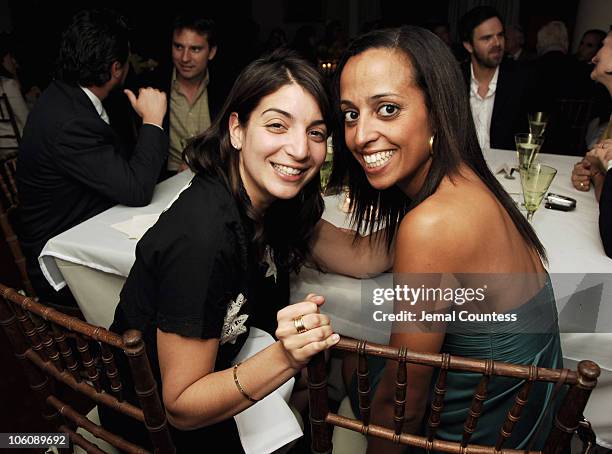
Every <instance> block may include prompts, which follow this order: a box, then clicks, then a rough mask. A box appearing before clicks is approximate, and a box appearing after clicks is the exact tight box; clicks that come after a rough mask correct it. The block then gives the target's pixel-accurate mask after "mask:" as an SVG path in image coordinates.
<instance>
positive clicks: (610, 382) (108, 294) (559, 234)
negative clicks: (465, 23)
mask: <svg viewBox="0 0 612 454" xmlns="http://www.w3.org/2000/svg"><path fill="white" fill-rule="evenodd" d="M485 157H486V158H487V161H488V162H489V165H490V167H491V169H492V170H495V169H497V168H498V167H500V166H501V165H502V164H503V163H508V164H510V166H512V165H514V164H515V163H516V153H515V152H512V151H507V150H489V151H486V152H485ZM540 158H541V161H542V162H544V163H546V164H550V165H552V166H554V167H556V168H557V170H558V174H557V176H556V178H555V180H554V181H553V183H552V186H551V188H550V191H551V192H555V193H559V194H562V195H568V196H571V197H574V198H575V199H577V201H578V206H577V208H576V210H575V211H572V212H561V211H553V210H547V209H545V208H543V207H542V208H541V209H540V210H539V211H538V212H537V213H536V214H535V216H534V219H533V226H534V228H535V230H536V232H537V233H538V235H539V237H540V240H541V241H542V243H543V244H544V247H545V248H546V250H547V252H548V257H549V267H548V269H549V272H550V273H551V277H552V279H553V284H554V286H555V294H556V296H557V299H558V305H559V306H558V309H559V312H560V323H561V329H562V331H563V330H564V329H567V328H568V326H564V324H565V325H568V324H571V323H572V322H575V321H576V320H577V319H580V317H579V315H580V314H581V313H582V312H584V311H582V310H581V307H580V305H578V308H576V307H573V306H572V298H571V295H572V294H573V293H575V292H576V290H583V291H584V292H592V291H595V292H599V293H598V298H599V300H598V301H596V303H597V304H599V307H598V310H597V311H595V312H596V314H595V315H596V316H597V317H596V320H592V317H591V318H589V319H588V320H578V322H579V323H578V326H581V325H580V324H581V323H582V325H583V326H589V329H584V330H583V331H585V332H587V331H591V330H594V331H597V332H598V333H611V332H612V288H611V287H612V286H610V285H602V286H599V285H597V284H596V283H595V282H594V281H597V280H598V279H599V281H601V280H605V279H608V280H609V279H610V277H611V276H612V260H611V259H609V258H608V257H606V256H605V254H604V251H603V247H602V245H601V241H600V237H599V230H598V225H597V219H598V212H599V210H598V206H597V203H596V202H595V199H594V196H593V193H592V191H591V192H587V193H584V192H579V191H577V190H575V189H574V188H573V187H572V185H571V182H570V175H571V170H572V167H573V165H574V163H575V162H577V161H578V158H576V157H568V156H558V155H544V154H543V155H540ZM190 178H191V174H190V173H188V172H183V173H182V174H179V175H177V176H175V177H173V178H171V179H169V180H167V181H165V182H163V183H161V184H159V185H158V186H157V188H156V190H155V194H154V197H153V201H152V203H151V204H150V205H148V206H146V207H141V208H129V207H125V206H121V205H118V206H115V207H113V208H111V209H109V210H107V211H105V212H103V213H100V214H99V215H98V216H95V217H93V218H91V219H89V220H87V221H85V222H84V223H82V224H80V225H78V226H76V227H74V228H72V229H70V230H68V231H66V232H64V233H62V234H60V235H58V236H56V237H54V238H52V239H51V240H49V242H48V243H47V245H46V246H45V248H44V249H43V252H42V254H41V257H40V262H41V265H42V268H43V271H44V272H45V275H46V276H47V278H48V279H49V281H50V283H51V284H52V285H53V286H54V287H55V288H56V289H59V288H61V287H63V286H64V285H66V283H67V284H68V285H69V287H70V289H71V291H72V292H73V294H74V295H75V298H76V299H77V301H78V302H79V306H80V307H81V310H82V311H83V313H84V314H85V317H86V318H87V320H88V321H89V322H91V323H94V324H97V325H101V326H106V327H108V326H109V325H110V323H111V321H112V318H113V314H114V310H115V307H116V305H117V302H118V300H119V298H118V295H119V291H120V289H121V286H122V284H123V282H124V280H125V277H127V275H128V273H129V270H130V268H131V266H132V264H133V262H134V251H135V247H136V242H137V241H136V240H130V239H128V238H127V236H126V235H125V234H123V233H120V232H118V231H116V230H115V229H113V228H111V225H113V224H116V223H119V222H123V221H127V220H129V219H131V218H132V217H133V216H135V215H142V214H155V213H160V212H161V211H162V210H163V209H164V208H165V207H166V206H167V205H168V203H170V201H171V200H172V199H173V197H174V196H175V195H176V193H177V192H178V191H179V190H180V189H181V188H183V187H184V186H185V184H187V183H188V182H189V180H190ZM499 180H500V182H501V183H502V184H503V185H504V187H505V188H506V190H507V191H508V192H511V193H512V192H514V193H517V194H519V193H520V179H519V177H518V175H517V178H516V179H515V180H507V179H505V178H503V176H501V175H500V176H499ZM326 202H327V203H326V205H327V208H326V213H325V214H324V217H325V218H327V219H328V220H330V221H331V222H333V223H338V222H340V221H339V220H338V219H339V216H338V212H337V202H336V201H334V200H332V199H328V200H326ZM334 208H336V212H335V213H334V212H333V211H334ZM340 218H341V216H340ZM58 265H59V266H58ZM567 273H571V274H567ZM585 273H603V274H605V276H604V275H603V274H602V276H600V277H599V278H598V277H597V276H594V275H591V274H589V275H585ZM360 291H361V284H360V281H359V280H357V279H351V278H348V277H343V276H338V275H333V274H327V275H320V274H319V273H317V272H315V271H313V270H310V269H304V270H302V271H301V272H300V274H299V276H298V278H297V279H294V280H293V283H292V301H297V300H300V299H301V298H303V297H304V296H305V295H306V294H307V293H310V292H319V293H321V294H323V295H325V297H326V303H325V306H324V311H325V312H327V313H329V314H330V316H331V318H332V321H333V326H334V328H335V330H336V331H337V332H339V333H341V334H345V335H348V336H352V337H359V338H367V339H369V340H371V341H375V342H386V340H387V339H388V337H387V339H385V337H384V336H382V337H381V336H380V333H376V332H372V333H370V332H365V331H364V329H363V326H362V325H361V324H360V321H359V320H360V317H361V306H360ZM566 306H567V307H566ZM587 312H589V311H587ZM590 312H593V311H592V310H591V311H590ZM591 325H592V326H591ZM571 326H572V327H573V328H574V329H573V330H574V331H580V329H576V327H575V324H573V325H571ZM562 347H563V353H564V358H565V359H566V361H567V362H568V363H571V361H572V360H580V359H585V358H588V359H593V360H594V361H597V362H598V363H599V365H600V366H602V369H603V373H602V377H601V380H600V383H599V385H598V388H597V390H596V392H595V394H594V395H593V397H592V398H591V401H590V403H589V407H588V411H587V416H588V417H589V418H590V419H591V421H592V422H593V424H594V427H595V429H596V431H597V432H598V435H599V441H600V443H602V444H604V445H607V446H608V447H610V448H612V418H610V417H609V411H608V407H610V406H611V405H612V335H611V334H569V333H564V334H562Z"/></svg>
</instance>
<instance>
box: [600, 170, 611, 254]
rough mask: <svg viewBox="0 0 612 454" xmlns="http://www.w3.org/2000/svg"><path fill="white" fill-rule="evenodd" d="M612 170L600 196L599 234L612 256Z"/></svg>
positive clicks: (605, 248) (606, 249)
mask: <svg viewBox="0 0 612 454" xmlns="http://www.w3.org/2000/svg"><path fill="white" fill-rule="evenodd" d="M611 175H612V170H610V171H608V173H607V174H606V178H605V180H604V185H603V189H602V190H601V196H600V197H599V234H600V235H601V242H602V243H603V247H604V250H605V251H606V255H607V256H608V257H611V258H612V176H611Z"/></svg>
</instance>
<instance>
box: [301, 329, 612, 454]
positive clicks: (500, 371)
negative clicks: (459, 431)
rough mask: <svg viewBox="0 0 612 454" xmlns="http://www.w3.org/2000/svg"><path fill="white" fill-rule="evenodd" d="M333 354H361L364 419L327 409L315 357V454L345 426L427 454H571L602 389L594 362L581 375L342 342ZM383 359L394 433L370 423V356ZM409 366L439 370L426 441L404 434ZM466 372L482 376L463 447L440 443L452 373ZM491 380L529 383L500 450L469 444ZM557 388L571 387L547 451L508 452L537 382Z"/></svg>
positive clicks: (582, 366)
mask: <svg viewBox="0 0 612 454" xmlns="http://www.w3.org/2000/svg"><path fill="white" fill-rule="evenodd" d="M333 348H334V349H337V350H341V351H344V352H352V353H357V354H358V355H359V366H358V372H357V377H358V390H359V408H360V411H361V415H362V420H358V419H352V418H347V417H343V416H340V415H338V414H335V413H332V412H330V411H329V409H328V400H327V381H326V365H325V358H324V355H323V353H320V354H318V355H316V356H315V357H313V359H312V360H311V361H310V363H309V365H308V387H309V391H310V423H311V429H312V452H313V453H331V452H332V443H331V435H332V426H337V427H342V428H345V429H349V430H352V431H356V432H360V433H361V434H363V435H368V436H371V437H378V438H382V439H385V440H389V441H392V442H394V443H398V444H403V445H407V446H413V447H418V448H421V449H424V450H426V451H427V452H446V453H455V454H468V453H469V454H500V453H503V454H526V453H529V452H530V453H532V454H535V453H543V454H567V453H568V452H570V448H569V443H570V440H571V438H572V436H573V434H574V432H576V431H577V429H578V428H579V426H586V425H587V424H588V423H586V422H581V420H582V412H583V410H584V408H585V406H586V404H587V401H588V399H589V395H590V393H591V391H592V390H593V388H595V385H596V384H597V377H599V374H600V369H599V366H598V365H597V364H595V363H594V362H592V361H581V362H580V363H579V364H578V371H570V370H568V369H561V370H560V369H546V368H540V367H535V366H524V365H515V364H508V363H501V362H497V361H490V360H489V361H487V360H477V359H470V358H462V357H459V356H451V355H449V354H427V353H415V352H411V351H409V350H407V349H406V348H394V347H389V346H385V345H378V344H373V343H368V342H365V341H359V340H355V339H348V338H341V339H340V342H339V343H338V344H336V345H335V346H334V347H333ZM368 355H370V356H378V357H382V358H386V359H387V360H393V361H396V362H397V363H398V364H397V379H396V383H397V386H396V389H395V397H394V401H395V413H394V421H395V425H394V427H393V428H392V429H390V428H385V427H381V426H378V425H374V424H370V423H369V420H370V399H369V390H370V383H369V378H368V365H367V360H366V356H368ZM406 363H412V364H419V365H426V366H431V367H436V368H439V369H440V374H439V376H438V380H437V382H436V385H435V392H434V397H433V398H432V403H431V408H430V411H429V416H428V420H427V430H428V432H427V436H418V435H412V434H408V433H403V432H402V425H403V418H404V405H405V399H406V387H407V377H406ZM449 370H452V371H466V372H476V373H481V374H482V379H481V380H480V382H479V384H478V387H477V389H476V390H475V392H474V397H473V400H472V405H471V408H470V410H469V412H468V417H467V419H466V421H465V425H464V431H463V439H462V441H461V442H449V441H445V440H441V439H438V438H436V432H437V430H438V428H439V426H440V415H441V412H442V409H443V406H444V395H445V393H446V377H447V372H448V371H449ZM491 376H505V377H514V378H517V379H523V380H524V384H523V385H522V387H521V389H520V390H519V392H518V393H517V395H516V396H515V400H514V405H513V406H512V408H511V409H510V411H509V412H508V414H507V416H506V420H505V422H504V424H503V426H502V427H500V430H499V437H498V439H497V443H496V444H495V446H480V445H475V444H470V438H471V436H472V434H473V432H474V431H475V429H476V425H477V423H478V419H479V417H480V416H481V413H482V407H483V402H484V401H485V400H486V396H487V384H488V381H489V379H490V377H491ZM536 381H540V382H549V383H557V384H558V385H557V387H560V386H561V385H569V390H568V392H567V394H566V395H565V398H564V400H563V403H562V405H561V406H560V407H559V410H558V411H557V414H556V415H555V420H554V421H555V422H554V427H553V429H552V431H551V432H550V434H549V435H548V438H547V441H546V447H545V448H544V449H543V451H528V450H514V449H506V448H504V447H503V445H504V443H505V441H506V440H507V439H508V438H510V436H511V435H512V431H513V429H514V427H515V425H516V424H517V423H518V422H519V420H520V417H521V411H522V409H523V407H524V406H525V404H526V403H527V399H528V398H529V392H530V389H531V387H532V385H533V383H534V382H536Z"/></svg>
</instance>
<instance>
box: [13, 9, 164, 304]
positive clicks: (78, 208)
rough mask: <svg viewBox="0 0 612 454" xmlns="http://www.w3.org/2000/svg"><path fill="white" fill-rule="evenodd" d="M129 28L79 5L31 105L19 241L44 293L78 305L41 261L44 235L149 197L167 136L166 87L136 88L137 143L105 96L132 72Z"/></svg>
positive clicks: (21, 172)
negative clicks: (53, 67)
mask: <svg viewBox="0 0 612 454" xmlns="http://www.w3.org/2000/svg"><path fill="white" fill-rule="evenodd" d="M128 54H129V42H128V28H127V25H126V23H125V21H124V20H123V18H121V17H120V16H118V15H117V14H116V13H114V12H111V11H107V10H88V11H81V12H79V13H77V14H76V15H75V16H74V17H73V19H72V22H71V24H70V25H69V27H68V29H67V30H66V31H65V32H64V34H63V36H62V43H61V48H60V52H59V67H58V74H57V79H56V80H55V81H54V82H52V83H51V84H50V85H49V87H48V88H47V89H46V90H45V91H44V92H43V94H42V95H41V97H40V99H39V100H38V103H37V104H36V106H35V107H34V109H33V110H32V112H31V113H30V117H29V120H28V123H27V125H26V128H25V131H24V134H23V140H22V143H21V147H20V152H19V158H18V159H19V161H18V169H17V184H18V190H19V197H20V203H21V205H20V220H21V230H20V239H21V242H22V245H23V249H24V253H25V255H26V260H27V267H28V273H29V275H30V279H31V280H32V283H33V284H34V288H35V290H36V291H37V292H38V296H39V297H41V299H42V300H43V301H50V302H53V303H56V304H61V305H74V300H73V298H72V295H71V294H70V292H69V291H67V290H64V291H62V292H57V293H56V292H55V291H53V289H52V288H51V287H50V286H49V284H48V283H47V281H46V279H45V277H44V276H43V275H42V272H41V270H40V268H39V265H38V256H39V255H40V252H41V251H42V249H43V247H44V245H45V243H46V242H47V241H48V240H49V239H50V238H52V237H53V236H55V235H58V234H59V233H61V232H63V231H65V230H67V229H69V228H71V227H73V226H75V225H77V224H79V223H81V222H83V221H84V220H86V219H89V218H91V217H92V216H94V215H96V214H98V213H100V212H101V211H104V210H106V209H108V208H110V207H111V206H113V205H115V204H117V203H122V204H124V205H128V206H144V205H147V204H148V203H149V202H150V201H151V198H152V195H153V189H154V187H155V183H156V181H157V178H158V175H159V173H160V169H161V167H162V165H163V163H164V162H165V160H166V156H167V150H168V142H167V138H166V135H165V134H164V132H163V130H162V127H161V124H162V120H163V117H164V114H165V111H166V97H165V94H164V93H161V92H159V91H158V90H155V89H151V88H149V89H142V90H141V91H140V93H139V95H138V97H136V96H135V95H134V94H133V93H132V92H130V91H127V90H126V95H127V96H128V98H129V101H130V103H131V105H132V107H133V108H134V110H135V111H136V112H137V113H138V115H139V116H141V117H142V120H143V126H142V128H141V129H140V132H139V136H138V140H137V143H136V146H135V148H134V150H133V151H131V150H126V149H124V148H122V146H121V143H120V141H119V138H118V137H117V135H116V134H115V132H114V131H113V129H112V128H111V127H110V125H109V119H108V115H107V114H106V111H105V109H104V107H103V105H102V101H103V100H104V99H105V98H106V97H107V96H108V95H109V93H111V91H113V90H115V89H117V88H119V87H121V85H122V83H123V82H124V80H125V77H126V75H127V70H128V63H127V60H128Z"/></svg>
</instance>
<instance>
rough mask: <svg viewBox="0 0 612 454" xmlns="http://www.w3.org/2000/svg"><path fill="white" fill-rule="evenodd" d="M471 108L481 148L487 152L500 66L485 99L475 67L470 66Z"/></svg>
mask: <svg viewBox="0 0 612 454" xmlns="http://www.w3.org/2000/svg"><path fill="white" fill-rule="evenodd" d="M470 74H471V78H470V81H471V82H470V107H471V108H472V117H474V126H475V127H476V134H477V135H478V143H479V144H480V148H481V149H483V150H485V149H489V148H491V135H490V130H491V116H492V115H493V105H494V104H495V92H496V90H497V78H498V76H499V66H498V67H497V69H495V74H493V78H492V79H491V82H489V91H487V94H486V95H485V97H484V98H482V97H481V96H480V95H479V94H478V87H479V83H478V81H477V80H476V78H475V77H474V67H473V65H470Z"/></svg>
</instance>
